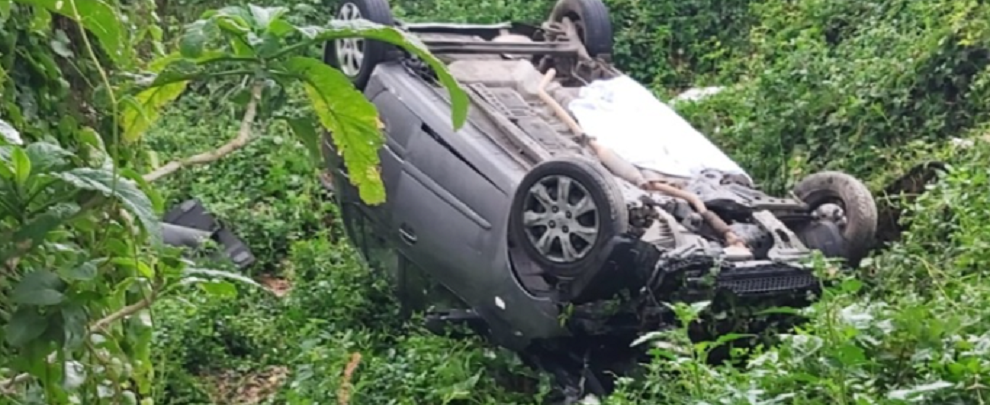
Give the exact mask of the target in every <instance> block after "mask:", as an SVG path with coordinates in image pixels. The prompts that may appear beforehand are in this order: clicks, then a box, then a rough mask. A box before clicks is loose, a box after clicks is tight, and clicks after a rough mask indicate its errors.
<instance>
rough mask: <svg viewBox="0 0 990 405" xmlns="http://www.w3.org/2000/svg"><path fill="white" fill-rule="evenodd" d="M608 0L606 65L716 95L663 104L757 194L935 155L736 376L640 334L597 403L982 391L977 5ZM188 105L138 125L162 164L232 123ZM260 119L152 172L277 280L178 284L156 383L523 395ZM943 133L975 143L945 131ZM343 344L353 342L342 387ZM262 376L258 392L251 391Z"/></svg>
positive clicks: (988, 369)
mask: <svg viewBox="0 0 990 405" xmlns="http://www.w3.org/2000/svg"><path fill="white" fill-rule="evenodd" d="M609 3H610V5H612V7H613V13H614V17H615V22H614V23H615V26H616V31H617V33H616V37H617V55H616V59H617V61H618V63H619V65H620V67H622V68H624V69H627V70H628V71H629V72H630V73H631V74H632V75H633V76H634V77H636V78H637V79H639V80H641V81H643V82H644V83H647V84H649V85H651V86H653V87H654V88H655V90H656V91H657V92H658V94H661V95H662V96H664V97H667V96H670V95H672V94H674V93H676V92H677V91H679V90H681V89H683V88H685V87H688V86H689V85H692V84H697V85H709V84H717V85H725V86H727V87H729V88H728V89H727V90H726V91H725V92H723V93H722V94H720V95H718V96H716V97H714V98H712V99H710V100H707V101H703V102H701V103H698V104H695V105H687V106H684V107H680V106H679V107H678V108H679V109H681V110H682V111H683V113H684V114H685V116H686V117H687V118H688V119H689V120H690V121H691V122H692V123H693V124H695V125H696V126H698V128H699V129H701V130H703V132H705V133H706V134H709V135H710V136H712V138H714V140H715V141H716V142H717V143H718V144H720V145H722V146H723V147H724V148H725V149H726V151H727V152H728V153H729V154H730V155H732V156H733V158H734V159H736V160H737V161H739V163H740V164H741V165H742V166H744V167H746V168H747V169H749V170H750V171H751V173H752V174H753V175H754V177H756V178H757V179H759V181H760V183H761V184H763V185H764V186H765V187H766V188H767V189H769V190H771V191H775V192H782V191H786V190H787V189H788V187H789V186H790V185H791V184H792V183H793V182H794V181H796V180H797V179H799V178H800V177H801V176H803V175H805V174H808V173H810V172H813V171H816V170H821V169H824V168H835V169H841V170H845V171H849V172H852V173H854V174H856V175H858V176H860V177H862V178H864V179H865V180H866V181H867V182H868V183H869V184H870V185H871V188H873V189H874V191H879V190H880V188H881V187H882V186H883V185H884V184H886V182H888V181H889V180H890V179H892V178H894V177H896V176H897V175H898V174H900V173H903V172H904V171H905V170H906V169H907V168H908V167H909V166H910V165H912V164H914V163H917V162H920V161H924V160H931V159H936V160H943V161H946V162H948V163H950V166H951V167H950V170H949V172H948V173H947V174H946V175H945V176H944V177H943V178H942V179H941V180H940V181H939V182H937V183H936V184H935V185H934V186H931V187H930V189H928V190H927V191H926V192H925V193H924V194H922V195H921V196H920V197H918V198H917V199H914V200H904V201H909V202H906V203H905V204H906V205H907V207H906V208H907V212H908V216H907V217H908V220H909V224H910V227H909V228H908V230H907V231H906V232H905V233H904V234H903V235H902V239H901V240H900V241H898V242H896V243H893V244H892V245H891V246H888V247H886V248H885V249H884V250H883V251H882V252H879V253H878V254H876V255H875V256H873V257H871V258H869V259H867V260H866V261H865V262H864V263H863V264H862V265H861V266H860V268H858V269H855V270H854V271H851V272H849V273H848V274H845V275H843V276H842V280H841V282H840V283H838V284H837V286H836V287H834V288H831V289H829V290H828V291H827V293H826V294H825V296H824V297H823V298H822V299H821V301H819V302H817V303H816V304H814V305H813V306H811V307H810V308H807V309H806V310H804V312H805V314H806V315H807V316H808V318H809V319H810V320H809V322H808V323H806V324H803V325H801V326H800V327H799V328H798V329H797V330H796V331H794V332H792V333H790V334H786V335H784V336H782V339H781V342H780V343H779V344H776V345H773V346H770V347H761V348H758V349H755V350H754V353H752V354H751V355H750V356H749V360H748V361H747V362H746V364H745V365H744V366H742V367H728V366H711V365H708V364H706V363H705V361H704V358H703V357H704V356H703V355H701V354H699V353H703V350H699V349H700V348H699V347H698V346H693V345H691V344H689V343H686V341H687V340H686V332H685V331H682V330H676V331H673V332H671V333H669V334H667V335H664V336H661V337H658V338H656V342H661V343H663V344H659V343H655V344H657V348H656V349H654V354H655V358H656V360H655V361H654V362H653V363H652V364H650V365H649V366H648V372H647V375H646V376H645V377H643V378H640V379H637V380H624V381H623V382H622V384H621V386H620V388H619V390H618V392H616V393H615V394H614V395H613V396H612V397H610V398H608V399H605V400H603V401H604V402H606V403H610V404H619V405H632V404H644V405H645V404H655V403H669V404H778V403H779V404H881V403H882V404H900V403H907V402H916V401H921V402H924V403H938V404H947V403H958V404H977V403H983V402H984V399H983V398H984V396H986V395H987V392H986V389H987V388H986V387H987V386H988V385H990V381H988V375H990V360H988V359H990V353H988V351H990V335H988V332H987V331H988V330H990V309H988V307H987V305H986V303H987V302H990V282H988V281H987V280H985V279H984V276H983V274H982V272H983V271H984V269H985V268H986V267H987V266H986V265H987V263H990V249H987V248H986V245H987V243H988V242H987V238H986V235H988V234H990V229H988V228H990V193H987V190H990V170H988V168H987V163H986V162H987V161H988V159H987V158H988V157H990V147H988V146H987V145H986V143H985V142H983V141H982V140H981V139H982V138H983V136H984V132H983V128H984V125H986V124H987V118H988V116H987V113H988V112H990V106H987V105H986V101H985V100H987V99H988V96H990V94H988V92H987V89H988V87H987V86H986V83H987V80H988V76H987V73H986V72H987V66H988V65H990V59H988V57H987V55H990V53H988V51H987V42H988V41H990V28H988V23H987V21H990V18H987V17H988V15H987V13H988V12H990V6H986V5H984V4H982V3H978V2H971V1H941V0H940V1H928V2H916V1H906V0H895V1H863V0H860V1H855V0H843V1H831V2H827V1H818V0H813V1H803V2H796V1H773V2H764V1H755V0H754V1H721V2H717V1H690V2H678V3H677V4H676V5H674V4H673V3H671V2H667V1H657V2H637V1H629V0H614V1H609ZM394 5H395V6H396V10H397V12H398V13H400V14H405V15H410V16H419V17H421V18H420V19H423V18H425V17H426V16H428V17H429V18H430V19H434V20H437V19H445V20H455V21H478V22H493V21H499V20H503V19H506V18H510V17H511V18H519V19H528V20H530V21H532V20H534V19H538V18H540V16H542V15H544V14H545V12H546V9H547V8H548V7H549V5H551V2H548V1H545V2H524V1H502V2H469V1H460V0H434V1H422V2H412V1H397V2H394ZM327 10H330V8H329V7H328V8H327ZM685 27H690V28H691V29H690V30H688V29H685ZM636 55H649V57H645V58H636V57H635V56H636ZM196 97H197V96H196V95H194V94H193V95H187V96H186V98H185V99H184V100H180V102H179V105H177V106H176V107H174V108H172V109H171V110H170V111H168V112H167V114H166V116H165V117H164V118H163V122H162V124H161V125H160V126H159V127H158V128H157V129H156V130H155V132H154V133H153V134H150V135H149V137H148V139H149V146H151V147H152V148H153V149H155V150H157V151H159V153H160V154H161V155H162V160H163V161H164V160H166V157H165V156H171V154H184V153H186V152H187V151H188V150H189V149H190V148H195V149H206V148H208V147H209V146H210V145H211V142H213V140H216V139H218V137H217V136H216V134H218V133H231V132H233V130H234V128H235V127H236V117H233V116H231V115H230V114H228V113H225V112H224V111H222V110H204V109H203V108H201V106H202V105H203V103H202V100H200V99H197V98H196ZM263 128H264V129H259V133H260V134H263V135H261V136H260V139H258V140H257V141H256V142H254V143H252V144H251V145H249V146H248V147H247V148H245V149H244V150H241V151H239V152H238V153H236V154H234V155H232V156H230V157H229V158H228V159H225V160H223V161H221V162H218V163H215V164H212V165H210V166H208V167H202V168H194V169H190V170H187V171H185V172H182V173H179V174H178V175H176V176H175V177H174V178H172V179H169V180H168V182H167V185H166V190H165V195H166V196H167V198H168V200H169V203H175V202H178V201H181V200H183V199H186V198H190V197H195V198H199V199H201V200H202V201H204V203H205V204H206V206H207V207H208V208H209V209H210V210H211V211H213V212H215V213H217V214H218V215H219V216H220V217H221V218H222V219H223V221H224V222H225V224H227V225H229V226H231V227H232V228H233V229H234V230H235V231H236V232H237V233H238V234H239V235H240V236H241V237H243V238H244V239H245V240H246V241H247V242H248V243H249V244H250V245H251V247H252V249H253V250H254V252H255V254H256V255H257V256H258V258H259V264H257V265H256V266H254V267H253V268H252V269H251V270H250V272H251V273H252V274H253V275H255V276H259V277H260V276H262V275H264V276H265V277H270V278H272V279H277V280H282V281H285V282H286V283H287V284H288V285H289V286H290V288H289V289H288V291H287V293H286V295H284V296H281V297H279V296H276V295H275V294H274V293H271V292H267V291H249V290H247V289H245V290H244V291H240V292H239V294H238V295H236V296H231V297H228V298H217V297H215V296H213V295H206V294H204V293H201V292H199V291H198V290H196V289H193V288H190V289H189V291H188V292H187V294H183V295H182V296H181V297H177V298H172V299H169V300H167V301H165V302H163V303H162V304H161V305H159V306H158V307H157V308H156V312H155V313H156V317H157V323H158V329H157V331H156V337H157V338H156V340H155V341H156V345H157V348H158V351H156V353H159V354H160V355H161V356H162V357H163V358H164V361H162V362H161V363H160V368H162V370H161V371H160V373H161V374H160V375H161V376H162V378H160V379H159V380H158V381H159V383H160V384H159V385H160V390H161V392H162V393H163V395H162V396H161V398H163V399H164V400H165V401H166V402H167V403H172V404H198V403H238V402H239V401H246V399H245V398H247V397H245V396H250V395H255V396H256V397H258V398H264V401H267V403H290V404H312V403H333V402H335V401H336V400H337V398H338V397H339V396H342V395H343V396H347V397H349V398H350V400H351V403H352V404H389V403H396V404H441V403H444V404H445V403H484V404H515V403H518V404H530V403H537V402H538V399H537V398H538V397H539V392H541V391H543V390H545V388H546V381H545V376H542V377H541V376H536V377H532V376H530V377H527V376H526V374H529V372H528V371H526V370H525V369H524V368H522V367H521V366H520V365H519V364H517V360H516V359H515V357H514V356H513V355H511V354H510V353H507V352H505V351H501V350H498V349H496V348H492V347H489V346H487V345H484V344H483V343H481V342H478V341H474V340H468V341H455V340H451V339H447V338H442V337H436V336H432V335H429V334H427V333H425V332H423V331H421V330H420V328H419V326H418V325H419V324H418V323H417V322H415V320H413V321H411V322H402V321H400V320H399V318H398V309H397V304H396V303H395V300H394V298H393V296H392V294H391V290H390V289H389V287H388V285H387V283H386V279H385V278H384V277H383V276H382V275H380V274H376V273H374V272H372V271H371V270H369V269H367V267H366V266H365V265H364V264H363V263H361V261H360V259H359V258H358V257H357V256H356V254H355V252H354V250H353V249H352V248H351V247H349V245H348V244H347V242H346V240H344V238H343V236H342V234H341V232H340V229H341V227H340V226H339V223H338V221H337V219H336V213H335V210H334V208H333V207H332V206H331V205H329V204H328V203H327V202H325V201H324V200H322V199H321V197H320V194H321V192H320V185H319V183H318V181H317V179H316V177H315V176H314V175H313V170H314V169H315V168H314V167H313V166H312V164H311V163H310V162H309V161H308V160H305V159H303V158H301V156H302V155H303V154H304V153H305V151H304V149H303V147H302V146H301V145H299V144H298V143H296V141H294V140H293V138H292V137H291V136H289V135H288V129H287V128H286V127H284V126H283V125H281V124H279V123H277V122H267V121H266V122H265V123H263ZM953 137H960V138H964V139H965V142H958V143H959V144H972V146H968V147H964V146H953V145H955V144H956V143H953V142H951V141H950V139H951V138H953ZM220 138H223V137H220ZM880 197H884V201H887V196H880ZM890 200H891V201H902V200H898V199H893V198H891V199H890ZM353 353H360V356H361V357H360V359H359V360H358V367H357V369H356V371H355V372H354V374H353V377H352V378H351V380H350V382H349V383H344V381H345V379H344V378H343V374H344V372H345V369H346V366H347V365H348V364H349V363H351V362H352V361H354V359H353V358H352V356H353ZM541 379H542V380H541ZM519 380H522V381H524V383H519ZM266 381H275V383H270V384H269V385H270V387H267V388H266V386H265V384H266ZM348 384H352V386H349V388H348V386H346V385H348ZM342 385H345V386H343V387H342ZM526 386H529V387H528V388H521V387H526ZM342 388H343V390H342ZM266 390H267V391H266ZM262 393H267V394H265V395H262Z"/></svg>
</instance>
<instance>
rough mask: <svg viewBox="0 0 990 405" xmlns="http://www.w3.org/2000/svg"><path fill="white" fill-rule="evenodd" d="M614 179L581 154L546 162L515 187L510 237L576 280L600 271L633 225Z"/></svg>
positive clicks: (543, 264)
mask: <svg viewBox="0 0 990 405" xmlns="http://www.w3.org/2000/svg"><path fill="white" fill-rule="evenodd" d="M623 201H624V200H623V198H622V193H621V191H620V190H619V188H618V185H617V184H616V183H615V179H614V178H613V177H612V176H611V175H609V174H608V172H606V171H605V169H604V168H603V167H601V166H600V165H598V164H596V163H594V162H591V161H588V160H585V159H581V158H573V157H568V158H557V159H553V160H548V161H545V162H542V163H540V164H538V165H536V166H535V167H533V169H532V170H531V171H530V172H529V173H527V174H526V176H524V177H523V179H522V181H521V182H520V183H519V186H518V187H517V188H516V192H515V195H514V196H513V199H512V206H511V211H510V214H509V235H510V239H511V240H512V242H513V243H514V244H516V245H517V246H519V247H521V248H522V249H523V252H525V253H526V255H527V256H529V257H530V259H532V260H533V261H534V262H535V263H536V264H537V265H539V266H540V268H541V269H543V271H544V272H545V273H546V274H547V275H550V276H553V277H557V278H563V279H571V278H574V277H576V276H578V275H580V274H582V273H583V272H585V271H587V270H589V269H597V267H598V266H601V264H602V263H603V260H604V259H605V258H606V257H607V255H608V253H609V252H606V251H605V250H606V246H608V244H609V242H610V241H611V239H612V238H613V237H615V236H617V235H620V234H623V233H625V232H626V231H627V230H628V227H629V219H628V218H629V214H628V212H627V210H626V206H625V203H624V202H623Z"/></svg>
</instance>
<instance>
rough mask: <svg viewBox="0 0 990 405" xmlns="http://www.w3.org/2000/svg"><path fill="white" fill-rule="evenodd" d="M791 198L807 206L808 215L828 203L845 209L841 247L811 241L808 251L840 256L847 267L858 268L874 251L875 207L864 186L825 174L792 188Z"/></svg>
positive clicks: (845, 176)
mask: <svg viewBox="0 0 990 405" xmlns="http://www.w3.org/2000/svg"><path fill="white" fill-rule="evenodd" d="M794 194H796V195H797V197H798V198H799V199H801V200H802V201H804V202H805V203H806V204H808V208H809V209H810V210H811V211H814V210H816V209H818V208H819V207H821V206H822V205H823V204H827V203H837V204H838V205H839V206H841V207H842V208H843V209H844V214H845V218H846V224H845V227H844V228H843V229H840V233H839V235H841V236H839V237H840V239H841V240H840V241H839V245H840V246H839V247H838V248H836V247H833V246H827V245H831V244H832V243H829V242H833V243H834V241H827V240H826V239H834V238H823V237H811V238H809V240H808V243H809V244H810V245H811V246H808V247H810V248H812V249H820V250H822V252H823V253H824V254H826V255H830V256H835V255H838V253H839V252H842V256H843V257H844V258H845V259H846V261H847V262H848V263H849V264H850V265H852V266H855V265H857V264H859V261H860V260H862V259H863V257H865V256H866V255H867V254H868V253H869V251H870V249H871V248H872V247H873V242H874V239H875V237H876V233H877V205H876V202H875V201H874V200H873V195H872V194H871V193H870V190H869V189H867V188H866V185H864V184H863V183H862V182H860V181H859V180H857V179H856V178H855V177H853V176H850V175H848V174H846V173H842V172H834V171H828V172H820V173H815V174H812V175H810V176H808V177H806V178H805V179H804V180H801V182H800V183H798V184H797V186H795V187H794ZM809 228H814V226H812V227H809ZM813 233H816V234H819V235H823V234H824V233H819V232H814V231H813ZM815 245H821V246H820V247H819V246H815Z"/></svg>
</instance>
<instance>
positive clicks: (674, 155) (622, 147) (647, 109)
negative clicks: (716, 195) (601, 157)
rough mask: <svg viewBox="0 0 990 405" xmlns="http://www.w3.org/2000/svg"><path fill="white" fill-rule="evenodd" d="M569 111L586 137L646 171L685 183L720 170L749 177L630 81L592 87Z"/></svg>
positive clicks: (608, 81) (602, 82)
mask: <svg viewBox="0 0 990 405" xmlns="http://www.w3.org/2000/svg"><path fill="white" fill-rule="evenodd" d="M567 107H568V109H569V110H570V111H571V113H572V114H574V117H575V118H576V119H577V121H578V123H579V124H580V125H581V127H582V128H583V129H584V131H585V133H587V134H588V135H589V136H591V137H593V138H595V139H596V140H597V141H598V142H599V143H600V144H602V145H603V146H606V147H608V148H610V149H612V150H613V151H615V153H616V154H618V155H619V156H620V157H622V158H623V159H625V160H626V161H628V162H629V163H632V164H633V165H634V166H636V167H638V168H640V169H644V168H645V169H652V170H655V171H658V172H660V173H663V174H666V175H670V176H680V177H694V176H697V175H698V174H699V173H700V172H701V171H702V170H704V169H716V170H721V171H724V172H727V173H737V174H742V175H746V176H747V177H749V175H747V174H746V172H745V171H744V170H743V169H742V168H741V167H739V165H738V164H736V162H733V161H732V159H730V158H729V157H728V156H726V155H725V153H723V152H722V151H721V150H720V149H719V148H718V147H717V146H715V145H714V144H712V143H711V141H709V140H708V138H707V137H705V135H704V134H702V133H701V132H699V131H698V130H696V129H694V127H692V126H691V124H690V123H688V122H687V120H685V119H684V118H682V117H681V116H680V115H678V114H677V112H675V111H674V110H673V109H672V108H670V107H669V106H668V105H667V104H665V103H663V102H662V101H660V100H658V99H657V98H656V97H654V96H653V93H652V92H650V90H648V89H646V88H645V87H643V86H642V85H640V84H639V83H637V82H636V81H635V80H633V79H632V78H630V77H628V76H619V77H616V78H613V79H606V80H596V81H594V82H592V83H591V84H589V85H587V86H585V87H583V88H581V91H580V93H579V96H578V98H576V99H574V101H572V102H571V103H570V104H569V105H568V106H567Z"/></svg>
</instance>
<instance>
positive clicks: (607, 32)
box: [550, 0, 613, 58]
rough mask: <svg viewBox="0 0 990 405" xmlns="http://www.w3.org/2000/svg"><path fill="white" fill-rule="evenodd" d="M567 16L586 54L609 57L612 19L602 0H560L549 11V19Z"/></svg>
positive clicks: (611, 43)
mask: <svg viewBox="0 0 990 405" xmlns="http://www.w3.org/2000/svg"><path fill="white" fill-rule="evenodd" d="M564 17H567V18H569V19H570V20H571V22H573V23H574V25H575V28H576V29H577V32H578V36H580V37H581V41H582V42H583V43H584V47H585V49H587V50H588V55H590V56H591V57H592V58H594V57H605V58H610V57H611V55H612V46H613V39H612V20H611V17H610V16H609V13H608V7H606V6H605V3H603V2H602V0H560V1H558V2H557V4H556V5H555V6H554V8H553V11H551V12H550V21H553V22H560V21H563V20H564Z"/></svg>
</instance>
